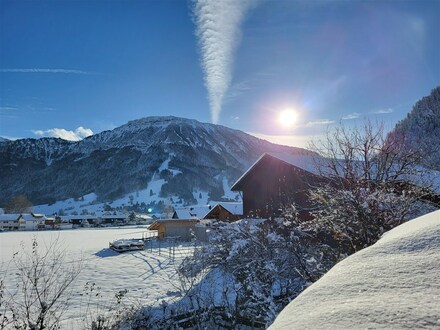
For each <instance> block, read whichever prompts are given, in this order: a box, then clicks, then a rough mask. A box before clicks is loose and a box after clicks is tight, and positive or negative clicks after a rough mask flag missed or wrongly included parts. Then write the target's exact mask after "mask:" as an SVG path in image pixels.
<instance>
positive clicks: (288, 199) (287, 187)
mask: <svg viewBox="0 0 440 330" xmlns="http://www.w3.org/2000/svg"><path fill="white" fill-rule="evenodd" d="M326 181H327V179H326V178H324V177H322V176H320V175H319V174H317V170H316V166H315V162H314V157H312V156H305V155H289V154H275V153H265V154H263V155H262V156H261V157H260V158H259V159H258V160H257V161H256V162H255V163H254V164H253V165H252V166H251V167H250V168H249V169H248V170H247V171H246V172H245V173H244V174H243V175H242V176H241V177H240V178H239V179H238V180H237V182H235V183H234V185H233V186H232V188H231V190H232V191H240V192H241V193H242V198H243V215H244V216H251V217H271V216H277V215H280V213H281V211H282V210H283V208H285V207H288V206H289V205H291V204H292V203H295V204H296V206H297V207H298V210H299V215H300V217H301V218H303V219H307V218H309V217H310V214H309V211H310V209H311V208H312V207H313V205H312V204H311V203H310V201H309V199H308V195H307V191H308V190H309V188H311V187H313V186H317V185H320V184H323V183H324V182H326Z"/></svg>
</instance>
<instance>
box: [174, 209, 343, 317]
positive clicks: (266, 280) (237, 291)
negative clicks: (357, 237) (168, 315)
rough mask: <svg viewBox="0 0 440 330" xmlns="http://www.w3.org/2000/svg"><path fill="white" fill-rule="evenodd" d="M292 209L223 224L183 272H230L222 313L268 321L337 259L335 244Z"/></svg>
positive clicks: (186, 264) (188, 262)
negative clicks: (274, 216)
mask: <svg viewBox="0 0 440 330" xmlns="http://www.w3.org/2000/svg"><path fill="white" fill-rule="evenodd" d="M288 215H289V216H288V218H279V219H275V220H261V219H258V220H257V219H243V220H240V221H238V222H235V223H227V224H226V223H224V224H220V225H219V226H218V227H217V229H216V230H214V233H213V235H212V237H211V241H210V244H208V245H205V246H203V247H201V248H200V249H198V250H197V251H196V252H195V254H194V256H192V257H190V258H187V259H186V260H185V261H184V262H183V263H182V265H181V267H180V270H179V271H180V273H182V274H186V275H187V276H197V274H199V273H200V272H206V270H215V269H219V270H221V271H222V272H224V273H226V274H229V275H230V276H231V280H232V281H233V282H234V283H233V285H232V290H233V291H234V292H232V297H233V299H231V298H230V296H229V298H228V299H226V298H225V299H223V300H221V301H218V300H217V301H216V304H217V305H221V304H222V305H223V306H222V307H224V308H225V307H227V308H226V309H225V314H224V316H225V317H229V318H230V319H231V320H235V321H237V320H245V322H246V320H248V321H249V322H251V321H252V322H254V325H255V323H257V324H260V325H268V324H270V323H271V322H272V321H273V319H274V318H275V317H276V315H277V314H278V313H279V311H280V310H281V309H282V308H283V307H284V306H285V305H287V304H288V303H289V302H290V301H291V300H292V299H293V298H295V297H296V296H297V295H298V294H299V293H300V292H301V291H302V290H303V289H304V288H305V287H306V286H307V285H308V284H310V283H312V282H314V281H315V280H317V279H318V278H319V277H320V276H321V275H322V274H324V273H325V272H326V271H327V270H328V269H329V268H330V267H331V266H333V264H334V262H335V257H334V253H333V250H332V249H331V248H329V247H328V246H327V245H325V244H323V243H321V242H319V240H317V238H316V236H315V235H314V234H313V233H312V232H306V231H304V230H303V229H302V228H301V227H299V226H298V223H299V221H298V220H297V215H296V212H294V210H293V209H292V210H291V211H290V212H289V214H288ZM228 290H229V291H230V290H231V286H230V287H229V288H228ZM218 294H221V292H220V293H218ZM223 294H224V293H223ZM229 294H231V292H229ZM201 307H203V306H201ZM204 307H206V306H204Z"/></svg>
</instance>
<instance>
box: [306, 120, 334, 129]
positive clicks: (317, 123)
mask: <svg viewBox="0 0 440 330" xmlns="http://www.w3.org/2000/svg"><path fill="white" fill-rule="evenodd" d="M334 123H335V121H334V120H330V119H318V120H314V121H309V122H307V123H305V124H304V125H300V126H302V127H315V126H323V125H331V124H334Z"/></svg>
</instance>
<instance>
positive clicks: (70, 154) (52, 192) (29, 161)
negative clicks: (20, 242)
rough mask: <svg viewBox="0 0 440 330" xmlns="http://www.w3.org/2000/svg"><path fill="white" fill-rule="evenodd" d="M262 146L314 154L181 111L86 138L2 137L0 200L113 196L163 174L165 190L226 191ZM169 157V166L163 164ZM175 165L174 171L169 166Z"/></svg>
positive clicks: (214, 195) (186, 194)
mask: <svg viewBox="0 0 440 330" xmlns="http://www.w3.org/2000/svg"><path fill="white" fill-rule="evenodd" d="M264 152H287V153H293V154H308V153H311V152H310V151H307V150H305V149H301V148H295V147H288V146H281V145H276V144H273V143H270V142H268V141H265V140H262V139H259V138H256V137H253V136H251V135H249V134H247V133H244V132H242V131H239V130H234V129H231V128H228V127H225V126H221V125H214V124H210V123H201V122H199V121H197V120H194V119H186V118H180V117H173V116H167V117H158V116H154V117H144V118H141V119H137V120H132V121H129V122H128V123H126V124H124V125H121V126H119V127H117V128H115V129H113V130H107V131H103V132H101V133H98V134H95V135H92V136H90V137H87V138H85V139H83V140H81V141H75V142H72V141H66V140H62V139H58V138H41V139H20V140H15V141H6V142H3V143H1V144H0V169H1V173H0V191H2V194H1V196H0V206H3V205H4V204H5V203H7V201H8V200H9V199H10V198H11V197H13V196H14V195H18V194H24V195H26V196H28V198H29V199H30V200H31V201H32V202H33V203H34V204H42V203H54V202H55V201H59V200H64V199H67V198H79V197H81V196H84V195H87V194H90V193H95V194H96V195H97V196H98V197H97V199H98V200H99V201H111V200H114V199H116V198H118V197H120V196H123V195H126V194H128V193H133V192H135V191H138V190H142V189H145V188H146V187H147V186H148V183H149V182H151V181H152V180H153V179H155V180H159V179H161V180H164V181H163V182H164V183H163V185H162V186H161V189H160V194H161V197H167V196H171V195H173V194H174V195H177V196H179V198H182V199H183V200H184V201H185V203H191V202H194V196H193V194H192V193H193V191H195V190H203V191H207V192H208V193H209V194H210V198H211V199H219V198H220V197H221V196H223V195H224V188H223V183H222V182H223V179H224V178H226V179H227V181H228V182H229V183H232V182H233V181H234V180H235V179H237V178H238V177H239V176H240V175H241V173H242V172H243V171H244V170H245V169H247V167H248V166H250V165H251V164H252V162H253V161H255V160H256V159H257V158H258V157H259V156H260V155H261V154H262V153H264ZM164 162H167V163H166V164H167V166H169V168H168V167H167V168H164V169H162V170H159V169H160V167H161V166H162V165H163V164H164ZM170 169H171V170H170Z"/></svg>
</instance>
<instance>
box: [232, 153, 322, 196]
mask: <svg viewBox="0 0 440 330" xmlns="http://www.w3.org/2000/svg"><path fill="white" fill-rule="evenodd" d="M268 157H270V158H274V159H276V160H279V161H281V162H283V163H285V164H287V165H290V166H293V167H295V168H298V169H300V170H302V171H306V172H309V173H311V174H314V175H319V170H318V166H317V163H318V160H319V161H321V160H322V158H320V157H319V156H306V155H291V154H284V153H264V154H263V155H261V157H260V158H258V160H257V161H256V162H255V163H254V164H253V165H252V166H251V167H250V168H249V169H248V170H247V171H246V172H245V173H244V174H243V175H242V176H241V177H240V178H239V179H238V180H237V181H236V182H235V183H234V184H233V185H232V187H231V190H232V191H237V190H240V185H241V183H242V182H243V181H244V180H245V179H246V178H247V177H248V176H249V175H250V174H251V173H252V172H253V171H254V170H255V169H256V168H258V167H259V166H260V164H261V162H262V161H263V159H266V158H268Z"/></svg>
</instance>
